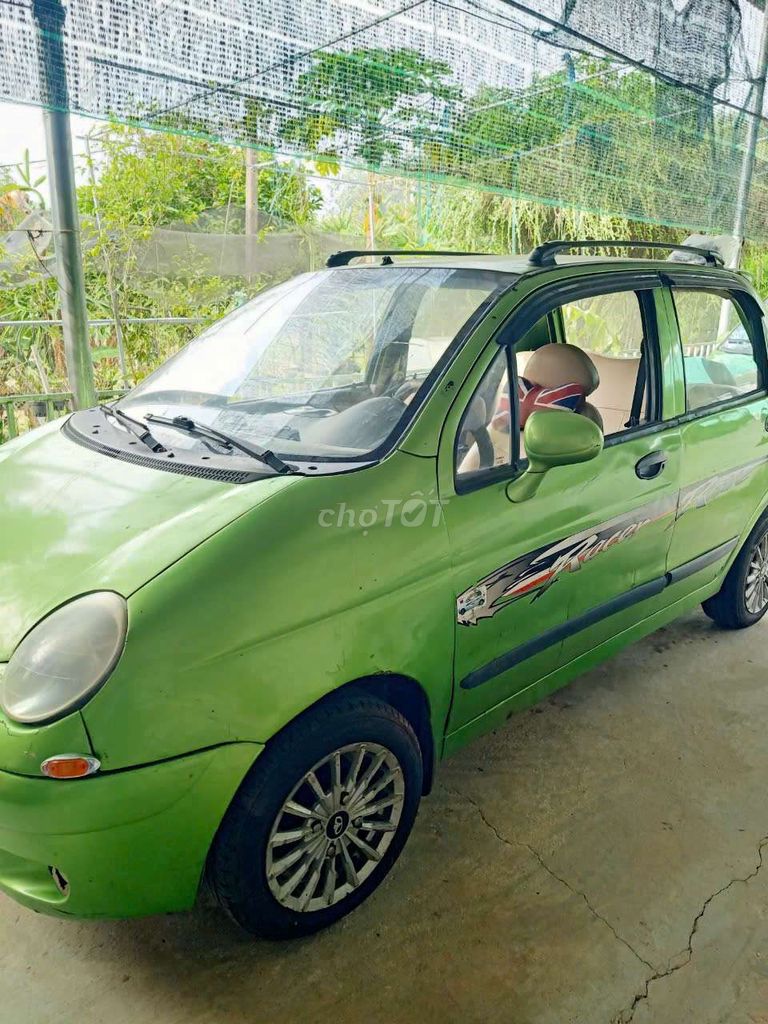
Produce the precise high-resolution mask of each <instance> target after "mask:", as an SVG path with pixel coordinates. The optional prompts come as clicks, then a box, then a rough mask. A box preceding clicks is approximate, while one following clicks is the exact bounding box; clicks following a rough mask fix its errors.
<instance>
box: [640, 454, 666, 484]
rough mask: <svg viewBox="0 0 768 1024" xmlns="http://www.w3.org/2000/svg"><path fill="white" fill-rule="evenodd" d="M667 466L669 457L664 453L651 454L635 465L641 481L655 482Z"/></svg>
mask: <svg viewBox="0 0 768 1024" xmlns="http://www.w3.org/2000/svg"><path fill="white" fill-rule="evenodd" d="M666 464H667V456H666V455H665V453H664V452H651V453H650V455H644V456H643V457H642V459H640V460H639V461H638V462H636V463H635V473H636V474H637V476H639V477H640V479H641V480H653V478H654V477H656V476H658V475H659V473H661V472H662V471H663V469H664V467H665V466H666Z"/></svg>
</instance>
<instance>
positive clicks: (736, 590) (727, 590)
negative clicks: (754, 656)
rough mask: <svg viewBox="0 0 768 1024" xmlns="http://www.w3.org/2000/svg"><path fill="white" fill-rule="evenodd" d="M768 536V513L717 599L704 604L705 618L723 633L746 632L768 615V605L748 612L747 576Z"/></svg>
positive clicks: (746, 542)
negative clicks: (762, 543)
mask: <svg viewBox="0 0 768 1024" xmlns="http://www.w3.org/2000/svg"><path fill="white" fill-rule="evenodd" d="M766 533H768V512H765V513H763V515H762V516H761V517H760V519H758V521H757V522H756V523H755V525H754V527H753V528H752V532H751V533H750V535H749V536H748V537H747V539H746V540H745V541H744V544H743V546H742V549H741V551H740V552H739V554H738V557H737V558H736V561H735V562H734V563H733V565H732V566H731V568H730V569H729V570H728V573H727V575H726V577H725V579H724V580H723V585H722V587H721V588H720V590H718V592H717V593H716V594H715V595H714V597H710V598H707V600H706V601H704V603H703V604H702V606H701V607H702V608H703V609H704V612H705V614H706V615H708V616H709V617H710V619H712V620H713V621H714V622H716V623H717V625H718V626H721V627H722V628H723V629H746V627H747V626H754V624H755V623H756V622H759V621H760V619H762V617H763V616H764V615H765V613H766V611H768V603H767V604H765V605H764V606H763V607H762V608H760V609H759V610H758V611H750V610H749V608H747V601H746V590H747V572H748V570H749V565H750V562H751V560H752V556H753V553H754V552H755V549H756V547H757V545H758V544H759V543H760V542H761V541H762V540H763V538H764V537H765V535H766Z"/></svg>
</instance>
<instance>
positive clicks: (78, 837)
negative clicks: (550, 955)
mask: <svg viewBox="0 0 768 1024" xmlns="http://www.w3.org/2000/svg"><path fill="white" fill-rule="evenodd" d="M587 244H588V243H573V242H568V243H564V242H560V243H548V244H546V245H543V246H540V247H539V248H538V249H536V250H534V251H533V252H532V253H531V254H530V256H528V257H499V256H485V255H466V254H431V255H426V256H425V255H424V254H416V253H411V254H409V253H400V254H394V253H376V254H363V253H354V252H351V253H339V254H337V255H336V256H334V257H331V259H330V260H329V266H328V268H327V269H324V270H321V271H318V272H315V273H309V274H304V275H302V276H300V277H297V278H295V279H294V280H291V281H288V282H287V283H284V284H281V285H279V286H278V287H275V288H272V289H271V290H268V291H266V292H264V293H262V294H260V295H259V296H258V298H256V299H254V300H253V301H252V302H250V303H248V304H247V305H244V306H242V307H241V308H239V309H237V310H236V311H235V312H233V313H231V314H230V315H229V316H227V317H226V318H225V319H223V320H222V321H220V322H219V323H216V324H215V325H214V326H212V327H211V328H209V329H208V330H206V331H204V332H203V333H202V334H201V335H200V336H199V337H198V338H197V339H196V340H194V341H193V342H192V343H191V344H190V345H188V346H187V347H186V348H185V349H183V350H182V351H181V352H180V353H179V354H178V355H176V356H175V357H174V358H173V359H171V360H170V361H169V362H167V363H166V364H165V365H164V366H162V367H161V368H160V369H159V370H158V371H157V372H155V373H154V374H153V375H152V376H150V377H149V378H147V379H146V380H145V381H144V382H143V383H142V384H140V385H139V386H138V387H136V388H135V389H134V390H133V391H131V392H130V393H129V394H128V395H127V396H126V397H124V398H122V399H121V400H120V401H118V402H116V403H115V404H113V405H111V406H100V407H98V408H93V409H88V410H85V411H81V412H76V413H75V414H73V415H71V416H69V417H68V418H67V419H65V420H64V421H59V422H56V423H50V424H48V425H46V426H43V427H41V428H40V429H38V430H35V431H33V432H31V433H29V434H27V435H26V436H24V437H21V438H19V439H17V440H15V441H12V442H10V443H8V444H5V445H3V446H2V447H0V580H2V586H0V663H2V664H0V707H1V709H2V710H1V712H0V888H2V890H3V891H4V892H6V893H7V894H8V895H10V896H11V897H12V898H14V899H15V900H18V901H19V902H20V903H22V904H25V905H26V906H28V907H31V908H33V909H35V910H39V911H45V912H49V913H55V914H61V915H72V916H77V917H91V916H116V917H122V916H129V915H138V914H152V913H157V912H161V911H175V910H183V909H185V908H189V907H191V906H192V905H193V904H194V903H195V901H196V899H197V897H198V894H199V892H200V890H201V887H202V886H203V885H205V886H206V887H207V888H208V889H209V890H210V891H212V893H213V894H214V896H215V897H216V898H217V899H218V901H219V902H220V903H221V905H222V906H223V907H224V908H225V909H226V910H227V911H228V912H229V913H230V914H231V916H232V917H233V918H234V919H235V920H236V921H237V922H239V923H240V925H242V926H243V927H244V928H246V929H248V930H250V931H251V932H253V933H256V934H261V935H267V936H286V935H288V936H289V935H301V934H306V933H309V932H312V931H314V930H316V929H318V928H321V927H323V926H325V925H328V924H330V923H332V922H333V921H335V920H337V919H338V918H340V917H342V916H343V915H344V914H346V913H348V912H349V911H350V910H352V909H353V908H354V907H355V906H357V905H358V904H359V903H361V902H362V900H364V899H365V898H366V897H367V896H368V895H369V894H370V893H371V892H372V891H373V890H374V889H375V888H376V887H377V886H378V885H379V883H380V882H381V881H382V879H383V878H384V877H385V875H386V874H387V872H388V871H389V870H390V868H391V867H392V865H393V864H394V862H395V861H396V859H397V858H398V856H399V854H400V852H401V851H402V849H403V846H404V845H405V842H406V840H407V838H408V835H409V833H410V831H411V828H412V827H413V823H414V819H415V817H416V813H417V810H418V806H419V802H420V800H421V797H422V795H424V794H426V793H428V792H429V790H430V787H431V786H432V785H433V780H434V777H435V772H436V769H437V765H438V763H439V762H440V761H441V760H442V758H444V757H445V756H447V755H449V754H451V753H452V752H454V751H456V750H458V749H459V748H460V747H462V746H463V745H464V744H465V743H466V742H467V741H468V740H471V739H472V738H473V737H475V736H478V735H480V734H482V733H484V732H486V731H488V730H489V729H493V728H495V727H497V726H499V725H501V724H503V723H504V721H505V720H506V719H507V718H508V717H509V716H510V715H511V714H512V713H513V712H515V711H519V710H521V709H523V708H526V707H528V706H530V705H531V704H532V703H534V702H535V701H538V700H540V699H541V698H542V697H545V696H546V695H547V694H549V693H551V692H552V691H554V690H556V689H557V688H558V687H561V686H563V685H564V684H565V683H567V682H568V681H569V680H570V679H572V678H573V677H574V676H576V675H578V674H579V673H581V672H583V671H584V670H585V669H588V668H590V667H591V666H593V665H595V664H596V663H598V662H600V661H602V660H603V659H605V658H607V657H609V656H610V655H611V654H613V653H614V652H615V651H617V650H618V649H619V648H621V647H623V646H624V645H625V644H627V643H629V642H630V641H632V640H634V639H636V638H638V637H641V636H643V635H644V634H647V633H649V632H651V631H652V630H655V629H657V628H658V627H659V626H661V625H663V624H664V623H666V622H668V621H669V620H670V619H672V618H674V617H675V616H678V615H680V614H681V613H683V612H685V611H687V610H689V609H691V608H693V607H694V606H696V605H698V604H699V603H701V604H703V607H704V610H705V612H706V613H707V614H708V615H709V616H710V617H711V618H712V619H714V621H715V622H716V623H717V624H719V625H720V626H723V627H726V628H740V627H743V626H748V625H751V624H752V623H754V622H756V621H757V620H758V619H760V618H761V617H762V616H763V615H764V614H765V611H766V608H768V510H767V509H768V391H767V385H768V364H767V358H768V357H767V355H766V339H765V327H764V319H763V311H762V307H761V305H760V302H759V300H758V298H757V296H756V294H755V292H754V289H753V288H752V286H751V284H750V283H749V280H748V279H747V277H746V276H743V275H741V274H739V273H737V272H734V271H729V270H726V269H724V268H723V267H722V265H721V264H720V261H719V260H718V259H717V258H716V256H715V255H713V254H712V253H711V252H709V251H707V250H701V251H699V252H697V253H694V254H693V255H694V256H700V257H701V259H700V262H698V263H696V262H684V261H683V260H682V259H680V258H674V254H673V259H672V260H666V261H659V260H651V259H643V260H640V259H606V258H598V257H589V256H584V255H582V256H575V257H574V256H562V255H561V253H562V252H563V251H564V250H567V249H573V248H585V247H586V246H587ZM611 244H616V243H611ZM691 255H692V254H691V253H686V254H685V256H686V258H687V259H690V257H691ZM360 256H368V262H360V261H359V260H358V259H357V258H358V257H360ZM382 257H383V258H382ZM739 326H741V327H742V328H743V331H744V333H745V336H746V337H747V338H748V339H749V343H750V346H751V348H750V350H749V352H751V354H749V353H747V354H741V355H740V356H739V360H740V366H739V370H738V373H737V374H734V373H732V372H731V370H730V369H729V367H728V365H727V364H726V363H724V362H722V361H720V362H718V361H717V360H710V359H709V355H708V353H712V352H714V351H715V350H716V349H717V346H718V343H719V339H722V337H723V336H724V334H725V333H727V332H728V331H729V330H730V331H731V332H732V331H733V330H735V329H736V328H737V327H739ZM691 360H697V361H698V362H697V363H696V366H697V372H696V373H692V372H691V373H689V374H688V375H687V374H686V367H687V366H688V367H689V368H690V367H692V366H693V365H694V363H693V362H691ZM702 361H703V362H702ZM709 362H713V363H714V364H715V366H714V368H713V367H711V366H709V365H708V363H709ZM702 367H703V369H704V371H706V372H702Z"/></svg>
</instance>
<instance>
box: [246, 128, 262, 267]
mask: <svg viewBox="0 0 768 1024" xmlns="http://www.w3.org/2000/svg"><path fill="white" fill-rule="evenodd" d="M260 166H261V164H259V162H258V161H257V159H256V150H255V149H252V148H251V147H250V146H248V147H247V148H246V150H245V262H246V267H245V269H246V276H247V277H248V279H249V280H250V279H251V278H252V276H253V275H254V274H255V272H256V267H255V263H256V244H257V236H258V234H259V167H260Z"/></svg>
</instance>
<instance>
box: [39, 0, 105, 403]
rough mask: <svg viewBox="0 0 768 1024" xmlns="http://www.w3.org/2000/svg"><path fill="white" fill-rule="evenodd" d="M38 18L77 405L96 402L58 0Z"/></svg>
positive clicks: (64, 315) (44, 4)
mask: <svg viewBox="0 0 768 1024" xmlns="http://www.w3.org/2000/svg"><path fill="white" fill-rule="evenodd" d="M32 11H33V14H34V17H35V21H36V22H37V54H38V66H39V75H40V86H41V92H42V99H43V102H44V103H45V106H46V109H45V111H44V113H43V120H44V125H45V142H46V152H47V157H48V180H49V183H50V187H51V213H52V216H53V235H54V240H55V245H56V268H57V274H56V277H57V280H58V284H59V301H60V304H61V319H62V331H63V334H64V355H65V358H66V362H67V376H68V377H69V386H70V388H71V390H72V393H73V395H74V402H75V407H76V408H78V409H86V408H88V407H89V406H91V405H94V404H95V402H96V392H95V389H94V383H93V362H92V360H91V349H90V344H89V339H88V313H87V309H86V301H85V278H84V275H83V255H82V250H81V246H80V217H79V214H78V209H77V193H76V190H75V165H74V160H73V157H72V135H71V133H70V129H69V112H68V108H69V96H68V91H67V71H66V63H65V55H64V40H63V29H64V20H65V17H66V14H65V11H64V8H63V6H62V3H61V0H33V3H32Z"/></svg>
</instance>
